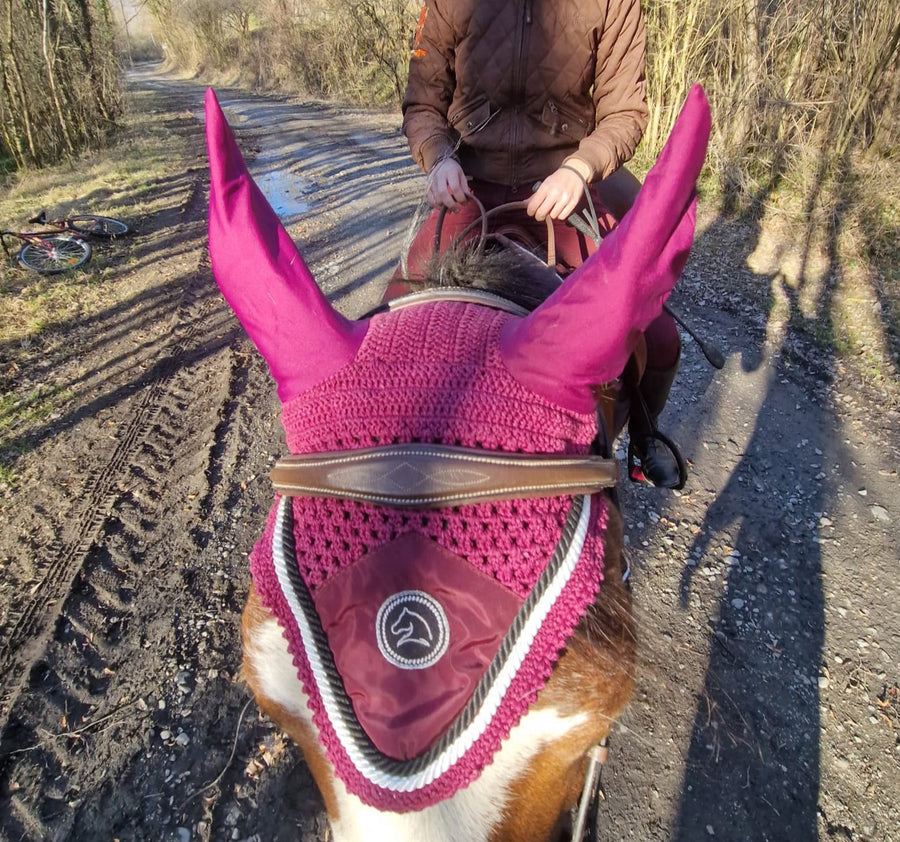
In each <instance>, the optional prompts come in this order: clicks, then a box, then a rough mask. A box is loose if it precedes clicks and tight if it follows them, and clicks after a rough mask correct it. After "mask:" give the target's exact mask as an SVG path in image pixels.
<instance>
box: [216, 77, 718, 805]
mask: <svg viewBox="0 0 900 842" xmlns="http://www.w3.org/2000/svg"><path fill="white" fill-rule="evenodd" d="M206 116H207V143H208V148H209V156H210V172H211V189H210V219H209V240H210V254H211V257H212V265H213V271H214V274H215V277H216V281H217V282H218V284H219V286H220V288H221V289H222V292H223V293H224V295H225V297H226V299H227V300H228V302H229V304H230V305H231V307H232V309H233V310H234V311H235V313H236V314H237V316H238V318H239V319H240V321H241V323H242V324H243V325H244V327H245V329H246V330H247V332H248V333H249V335H250V337H251V339H253V341H254V342H255V344H256V346H257V347H258V349H259V350H260V352H261V353H262V355H263V356H264V358H265V359H266V361H267V363H268V365H269V368H270V371H271V373H272V375H273V378H274V380H275V382H276V384H277V388H278V394H279V397H280V399H281V401H282V406H283V414H282V423H283V425H284V429H285V433H286V439H287V445H288V449H289V451H290V452H291V453H292V454H321V453H329V454H332V453H333V454H337V456H336V457H335V458H336V460H337V461H340V460H342V459H352V458H353V456H354V454H357V453H360V452H362V451H364V450H365V449H370V448H382V447H385V446H409V445H422V444H425V445H437V446H441V447H443V446H450V447H458V448H467V449H470V450H481V451H486V452H491V453H508V454H516V453H527V454H554V455H560V456H564V455H570V456H579V455H583V454H585V453H587V452H588V449H589V447H590V444H591V441H592V440H593V438H594V436H595V434H596V412H595V404H594V397H593V389H594V388H595V387H596V386H598V385H599V384H603V383H605V382H608V381H609V380H612V379H613V378H615V377H617V376H618V375H619V373H620V372H621V370H622V368H623V367H624V365H625V362H626V361H627V359H628V356H629V355H630V353H631V351H632V349H633V347H634V344H635V342H636V341H637V338H638V336H639V335H640V332H641V331H642V330H643V329H644V328H645V327H646V326H647V325H648V324H649V322H650V321H651V320H652V319H653V318H655V317H656V315H658V313H659V312H660V310H661V308H662V305H663V302H664V301H665V299H666V297H667V296H668V294H669V292H670V291H671V289H672V287H673V286H674V283H675V281H676V279H677V277H678V275H679V274H680V272H681V270H682V268H683V266H684V262H685V260H686V259H687V254H688V251H689V248H690V243H691V240H692V236H693V225H694V184H695V181H696V178H697V176H698V173H699V170H700V167H701V165H702V162H703V157H704V154H705V145H706V137H707V136H708V131H709V113H708V106H707V104H706V100H705V97H704V95H703V92H702V90H701V89H700V88H699V87H697V88H695V89H694V90H692V92H691V94H690V96H689V99H688V102H687V104H686V106H685V108H684V109H683V111H682V114H681V116H680V117H679V120H678V122H677V123H676V126H675V129H674V130H673V134H672V137H671V138H670V141H669V143H668V144H667V146H666V148H665V150H664V151H663V153H662V155H661V156H660V159H659V161H658V162H657V165H656V166H655V167H654V169H653V170H652V171H651V172H650V174H649V175H648V177H647V180H646V183H645V185H644V188H643V189H642V191H641V194H640V196H639V198H638V200H637V202H636V204H635V206H634V208H633V209H632V211H631V212H630V213H629V214H628V215H627V216H626V217H625V219H624V220H623V222H622V223H621V224H620V226H619V228H618V229H617V230H616V231H615V232H614V233H613V234H612V235H610V236H609V237H607V238H606V239H605V240H604V241H603V243H602V244H601V247H600V249H599V250H598V252H597V253H596V254H595V255H594V256H593V257H592V258H591V259H590V260H588V261H587V262H586V263H585V264H584V265H583V266H582V267H581V268H580V269H578V270H577V271H576V272H575V273H573V274H572V275H571V276H570V277H569V278H568V279H567V280H566V281H565V283H564V284H563V285H562V286H561V287H560V288H559V289H558V290H557V291H556V292H555V293H554V294H553V295H551V296H550V297H549V298H548V299H547V301H546V302H544V303H543V304H542V305H541V306H539V307H538V308H537V309H536V310H535V311H534V312H532V313H530V314H528V315H514V314H512V313H510V312H507V311H506V310H505V309H502V308H500V309H496V308H493V307H488V306H483V305H481V304H475V303H468V302H464V301H449V300H439V301H430V302H428V303H424V304H419V305H416V306H411V307H406V308H403V309H398V310H392V311H388V312H384V313H379V314H377V315H374V316H372V317H371V318H368V319H363V320H358V321H352V320H349V319H346V318H344V317H343V316H341V315H340V314H339V313H338V312H337V311H336V310H335V309H334V308H333V307H332V306H331V305H330V303H329V302H328V301H327V300H326V299H325V297H324V296H323V295H322V293H321V292H320V291H319V289H318V287H317V286H316V284H315V281H314V280H313V277H312V275H311V273H310V272H309V270H308V268H307V267H306V265H305V263H304V262H303V260H302V258H301V257H300V255H299V253H298V252H297V250H296V248H295V246H294V244H293V242H292V241H291V239H290V237H289V236H288V235H287V233H286V232H285V230H284V228H283V227H282V226H281V224H280V222H279V220H278V219H277V217H276V215H275V213H274V211H273V210H272V209H271V207H270V206H269V204H268V202H267V201H266V200H265V198H264V197H263V195H262V193H261V192H260V191H259V189H258V187H257V186H256V185H255V183H254V182H253V180H252V178H251V177H250V176H249V174H248V172H247V169H246V166H245V164H244V161H243V158H242V156H241V154H240V152H239V150H238V148H237V145H236V143H235V141H234V138H233V136H232V134H231V131H230V129H229V127H228V125H227V122H226V121H225V117H224V115H223V113H222V111H221V108H220V106H219V103H218V101H217V100H216V97H215V95H214V94H213V92H212V91H209V92H208V94H207V104H206ZM470 469H471V468H470V466H469V465H460V466H459V467H456V468H454V467H452V466H451V467H448V469H447V471H448V474H447V477H446V479H447V480H448V482H449V481H450V480H454V481H455V480H458V479H459V476H461V475H462V474H463V472H465V471H466V470H470ZM407 474H408V472H407ZM413 479H414V478H413ZM431 479H432V481H434V478H431ZM440 479H441V477H438V478H437V481H440ZM404 482H406V483H407V484H408V483H409V482H410V477H409V476H408V475H406V476H404ZM607 505H608V503H607V500H606V498H605V497H604V496H603V495H601V494H594V495H576V496H541V497H537V498H535V499H516V500H500V501H495V502H491V503H477V504H466V505H459V506H447V507H445V508H441V509H428V510H425V509H420V508H416V507H411V508H402V507H401V508H397V507H393V506H386V505H383V504H381V503H379V502H374V501H373V502H369V501H366V500H347V499H334V498H331V497H323V496H302V495H300V496H291V497H288V496H283V497H282V496H279V495H276V498H275V501H274V504H273V506H272V509H271V511H270V514H269V517H268V519H267V522H266V525H265V528H264V531H263V535H262V537H261V538H260V540H259V541H258V543H257V544H256V546H255V548H254V550H253V553H252V555H251V572H252V575H253V580H254V583H255V585H256V587H257V589H258V591H259V593H260V596H261V599H262V601H263V604H264V605H265V607H266V608H267V609H268V610H269V611H270V612H272V614H273V615H274V616H275V617H276V618H277V619H278V621H279V623H280V624H281V625H282V627H283V630H284V636H285V639H286V643H287V646H288V648H289V650H290V652H291V654H292V656H293V659H294V665H295V667H296V669H297V675H298V678H299V680H300V683H301V685H302V688H303V693H304V694H305V696H306V697H307V699H308V704H309V707H310V709H311V710H312V714H313V720H314V722H315V724H316V727H317V729H318V732H319V738H320V741H321V743H322V745H323V746H324V748H325V751H326V754H327V756H328V758H329V760H330V761H331V763H332V764H333V766H334V768H335V771H336V773H337V775H338V777H339V778H340V779H341V780H342V781H343V782H344V784H345V785H346V786H347V788H348V790H349V791H350V792H352V793H354V794H356V795H358V796H359V797H360V798H361V799H362V800H363V801H364V802H366V803H367V804H370V805H372V806H374V807H377V808H379V809H389V810H395V811H399V810H409V809H420V808H422V807H425V806H428V805H430V804H433V803H435V802H436V801H438V800H441V799H444V798H447V797H449V796H451V795H452V794H453V793H454V792H455V791H456V790H457V789H459V787H461V786H465V785H466V784H468V783H469V782H471V781H472V780H474V778H476V777H477V776H478V775H479V774H480V772H481V771H482V770H483V769H484V767H485V766H486V765H487V764H488V763H490V761H491V758H492V756H493V754H494V753H495V752H496V751H497V750H498V748H499V747H500V745H501V743H502V741H503V739H504V738H505V737H507V736H508V734H509V731H510V729H511V728H512V727H513V726H514V725H515V724H516V723H517V722H518V721H519V719H520V718H521V717H522V715H523V714H524V713H525V712H526V710H527V709H528V707H529V706H530V705H531V704H532V703H533V702H534V700H535V699H536V697H537V694H538V693H539V691H540V689H541V688H542V687H543V686H544V684H545V682H546V681H547V679H548V678H549V676H550V674H551V672H552V670H553V666H554V664H555V663H556V660H557V659H558V656H559V653H560V651H561V650H562V649H563V648H564V647H565V643H566V640H567V639H568V638H569V636H570V635H571V633H572V631H573V629H574V628H575V626H576V624H577V623H578V621H579V620H580V618H581V617H582V615H583V614H584V612H585V611H586V610H587V608H588V606H589V605H590V604H591V603H592V602H593V600H594V599H595V597H596V594H597V590H598V588H599V587H600V586H601V582H602V578H603V539H604V530H605V528H606V524H607V514H608V510H607Z"/></svg>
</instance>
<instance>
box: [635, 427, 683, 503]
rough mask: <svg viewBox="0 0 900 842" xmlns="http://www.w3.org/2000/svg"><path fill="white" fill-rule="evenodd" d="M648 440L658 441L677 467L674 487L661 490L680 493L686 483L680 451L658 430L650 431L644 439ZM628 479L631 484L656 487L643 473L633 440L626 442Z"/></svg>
mask: <svg viewBox="0 0 900 842" xmlns="http://www.w3.org/2000/svg"><path fill="white" fill-rule="evenodd" d="M650 439H654V440H655V441H658V442H659V443H660V444H662V445H663V447H665V448H666V450H668V451H669V452H670V453H671V454H672V458H673V459H674V460H675V464H676V465H677V466H678V483H677V484H676V485H667V486H662V487H663V488H670V489H672V490H673V491H680V490H681V489H682V488H684V484H685V483H686V482H687V465H686V464H685V462H684V458H683V457H682V455H681V451H680V450H679V449H678V445H677V444H675V442H673V441H672V439H670V438H669V437H668V436H667V435H666V434H665V433H661V432H660V431H659V430H656V429H654V430H652V431H651V432H650V433H649V434H648V435H647V436H645V437H644V440H645V441H649V440H650ZM628 478H629V479H630V480H631V481H632V482H641V483H646V484H648V485H653V486H656V484H655V483H654V482H653V481H652V480H651V479H650V478H649V477H648V476H647V475H646V474H645V473H644V468H643V464H642V462H641V455H640V453H639V452H638V450H637V448H636V447H635V444H634V440H631V441H629V442H628Z"/></svg>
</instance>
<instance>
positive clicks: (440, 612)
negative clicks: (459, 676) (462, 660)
mask: <svg viewBox="0 0 900 842" xmlns="http://www.w3.org/2000/svg"><path fill="white" fill-rule="evenodd" d="M375 636H376V638H377V640H378V649H379V651H380V652H381V654H382V655H383V656H384V658H385V660H386V661H388V663H391V664H393V665H394V666H395V667H399V668H400V669H404V670H421V669H426V668H427V667H430V666H432V664H436V663H437V662H438V661H439V660H440V659H441V656H442V655H443V654H444V652H446V651H447V645H448V644H449V642H450V625H449V623H448V622H447V615H446V614H445V613H444V609H443V608H442V607H441V604H440V603H439V602H438V601H437V600H436V599H435V598H434V597H433V596H430V595H429V594H427V593H425V592H424V591H400V592H399V593H395V594H394V595H393V596H390V597H388V598H387V599H386V600H385V601H384V602H383V603H382V604H381V608H379V609H378V616H377V617H376V618H375Z"/></svg>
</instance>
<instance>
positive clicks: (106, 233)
mask: <svg viewBox="0 0 900 842" xmlns="http://www.w3.org/2000/svg"><path fill="white" fill-rule="evenodd" d="M66 222H68V224H69V227H70V228H71V229H72V230H73V231H75V232H76V233H78V234H85V235H87V236H90V237H106V238H107V239H110V240H111V239H113V238H114V237H121V236H122V235H123V234H127V233H128V232H129V231H130V230H131V229H130V228H129V227H128V226H127V225H126V224H125V223H124V222H122V221H121V220H120V219H112V217H109V216H94V215H93V214H90V213H81V214H76V215H75V216H70V217H68V219H67V220H66Z"/></svg>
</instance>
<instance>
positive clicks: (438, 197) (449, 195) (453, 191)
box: [427, 158, 472, 211]
mask: <svg viewBox="0 0 900 842" xmlns="http://www.w3.org/2000/svg"><path fill="white" fill-rule="evenodd" d="M471 192H472V191H471V190H470V189H469V183H468V182H467V181H466V174H465V173H464V172H463V168H462V167H461V166H460V165H459V161H457V160H456V159H455V158H445V159H444V160H443V161H440V162H438V164H437V165H436V166H435V168H434V169H433V170H432V171H431V174H430V175H429V177H428V193H427V198H428V204H430V205H431V206H432V207H433V208H440V207H445V208H447V210H451V211H455V210H457V209H458V206H459V205H461V204H463V203H464V202H467V201H468V200H469V196H470V195H471Z"/></svg>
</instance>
